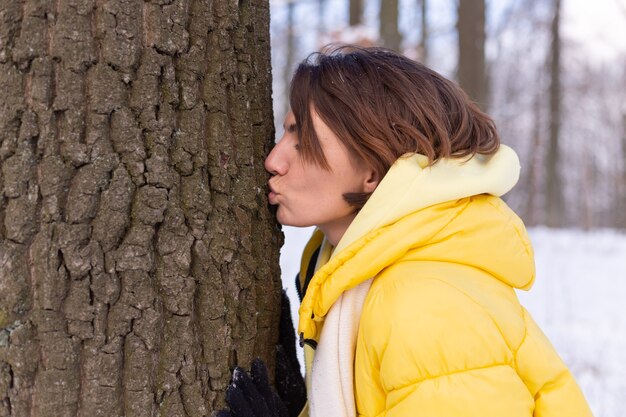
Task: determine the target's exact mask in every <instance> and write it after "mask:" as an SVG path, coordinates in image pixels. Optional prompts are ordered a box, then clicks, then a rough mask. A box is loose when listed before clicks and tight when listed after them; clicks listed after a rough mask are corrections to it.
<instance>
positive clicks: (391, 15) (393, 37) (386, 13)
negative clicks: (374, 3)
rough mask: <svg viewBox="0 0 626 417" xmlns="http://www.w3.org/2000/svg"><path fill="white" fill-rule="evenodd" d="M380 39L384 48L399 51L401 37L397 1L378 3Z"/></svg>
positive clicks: (387, 0)
mask: <svg viewBox="0 0 626 417" xmlns="http://www.w3.org/2000/svg"><path fill="white" fill-rule="evenodd" d="M379 19H380V20H379V24H380V38H381V41H382V44H383V46H384V47H385V48H389V49H393V50H394V51H400V44H401V43H402V36H401V35H400V29H399V27H398V0H381V1H380V16H379Z"/></svg>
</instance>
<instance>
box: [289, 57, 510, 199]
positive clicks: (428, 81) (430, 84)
mask: <svg viewBox="0 0 626 417" xmlns="http://www.w3.org/2000/svg"><path fill="white" fill-rule="evenodd" d="M289 101H290V106H291V110H292V111H293V114H294V116H295V119H296V126H297V129H298V136H299V138H300V148H301V153H302V157H303V158H304V160H305V161H307V162H311V163H315V164H317V165H319V166H321V167H324V168H326V169H330V167H329V166H328V163H327V161H326V158H325V157H324V153H323V151H322V148H321V147H320V144H319V139H318V137H317V135H316V133H315V130H314V129H313V121H312V115H311V112H312V111H315V112H316V113H317V114H318V115H319V117H320V118H321V119H322V120H323V121H324V123H325V124H326V125H327V126H328V127H329V128H330V129H331V130H332V131H333V132H334V133H335V134H336V135H337V136H338V137H339V139H340V140H341V142H342V143H343V145H344V146H345V147H346V148H347V149H348V151H349V152H350V154H352V155H353V156H354V157H355V158H356V159H357V160H359V161H361V162H364V163H366V164H367V165H368V166H370V167H372V169H374V170H375V171H376V173H377V174H378V175H379V178H381V179H382V178H383V177H384V176H385V174H386V173H387V171H388V170H389V167H390V166H391V165H392V164H393V163H394V162H395V161H396V159H398V158H399V157H400V156H402V155H403V154H405V153H408V152H416V153H420V154H423V155H426V156H427V157H428V160H429V162H430V163H431V164H433V163H435V162H436V161H437V160H439V159H441V158H447V157H451V156H453V157H464V156H473V155H475V154H477V153H479V154H486V155H490V154H493V153H495V152H496V151H497V150H498V146H499V143H500V138H499V136H498V133H497V131H496V127H495V124H494V122H493V120H492V119H491V118H490V117H489V116H488V115H487V114H485V113H484V112H482V111H481V110H480V109H479V108H478V106H477V105H476V103H474V102H472V101H471V100H470V99H469V97H468V96H467V94H466V93H465V92H464V91H463V90H462V89H461V88H460V87H459V86H457V85H456V84H455V83H453V82H452V81H450V80H448V79H446V78H445V77H443V76H441V75H440V74H438V73H436V72H435V71H433V70H431V69H430V68H428V67H426V66H425V65H422V64H420V63H419V62H415V61H413V60H411V59H409V58H407V57H405V56H403V55H400V54H398V53H396V52H394V51H391V50H388V49H384V48H378V47H369V48H362V47H356V46H353V45H338V46H337V45H335V46H331V47H327V48H325V49H323V50H322V51H321V52H316V53H313V54H311V55H309V56H308V57H307V58H306V59H305V60H304V61H302V62H301V63H300V64H299V65H298V67H297V68H296V71H295V73H294V75H293V78H292V80H291V88H290V94H289ZM344 197H345V198H346V200H347V201H348V202H349V203H351V204H352V205H354V206H356V207H358V208H360V207H362V206H363V205H364V204H365V202H366V201H367V198H369V194H346V195H345V196H344Z"/></svg>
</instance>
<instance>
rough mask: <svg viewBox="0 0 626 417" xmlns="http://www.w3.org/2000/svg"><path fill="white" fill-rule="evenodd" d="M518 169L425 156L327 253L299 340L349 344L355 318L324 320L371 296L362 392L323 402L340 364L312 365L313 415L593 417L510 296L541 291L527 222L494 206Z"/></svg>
mask: <svg viewBox="0 0 626 417" xmlns="http://www.w3.org/2000/svg"><path fill="white" fill-rule="evenodd" d="M517 164H518V162H517V157H516V156H515V154H514V153H513V151H512V150H511V149H509V148H506V147H502V148H501V149H500V151H499V152H498V153H497V154H496V155H495V156H494V157H492V158H483V157H480V156H479V157H475V158H472V159H471V160H469V161H460V160H453V159H450V160H445V161H441V162H439V163H437V164H436V165H435V166H433V167H427V161H426V159H425V158H424V157H423V156H421V155H411V156H407V157H405V158H401V159H400V160H399V161H398V162H397V163H396V164H394V166H393V167H392V169H391V170H390V171H389V173H388V174H387V175H386V176H385V178H384V179H383V182H381V184H380V186H379V187H378V189H377V190H376V192H375V193H374V194H373V195H372V197H371V199H370V201H368V203H367V204H366V206H365V207H364V208H363V209H362V211H361V212H360V213H359V215H358V216H357V218H356V219H355V221H354V222H353V224H352V225H351V226H350V228H349V229H348V231H347V232H346V235H345V236H344V238H343V239H342V241H341V242H340V243H339V245H338V246H337V248H335V250H334V252H332V255H331V254H330V252H331V251H330V250H327V253H328V255H326V259H324V254H323V253H324V251H322V255H321V257H322V259H321V260H320V261H319V262H318V266H319V270H318V271H317V273H316V274H315V276H314V277H313V279H312V280H311V282H310V284H309V285H308V289H307V292H306V294H305V297H304V299H303V302H302V305H301V308H300V325H299V332H300V333H301V335H302V336H303V338H304V339H309V340H314V341H316V342H317V343H318V346H319V347H318V349H319V348H321V347H322V346H323V345H324V343H326V344H327V345H328V344H337V343H341V342H337V341H336V340H335V338H334V337H333V336H332V335H334V334H337V333H338V334H340V335H341V334H343V333H345V331H344V330H342V328H341V327H342V326H343V325H345V324H346V323H345V321H346V319H340V320H339V321H338V324H337V325H336V327H337V328H336V329H332V330H328V329H324V327H326V326H328V323H324V322H325V321H326V318H327V315H328V313H329V311H330V310H331V309H333V308H337V306H336V305H335V304H341V303H342V302H345V298H346V295H347V294H349V293H350V291H355V288H356V287H358V286H362V285H364V284H367V287H366V289H365V291H364V292H363V294H364V296H363V298H364V299H363V300H362V301H361V302H357V303H355V304H354V305H357V306H358V311H357V313H356V319H355V326H356V328H357V330H355V334H356V336H355V338H356V340H355V341H354V343H353V344H350V343H348V346H353V350H354V356H353V368H352V367H351V366H350V367H348V368H346V369H350V370H352V369H353V371H352V372H353V374H352V375H351V376H352V378H353V381H352V382H353V388H352V386H351V384H346V383H345V381H344V382H343V383H339V384H338V386H339V387H340V388H339V390H340V391H343V393H342V395H339V396H338V397H337V398H338V399H335V398H334V397H335V395H334V394H333V392H334V391H336V390H337V388H332V389H331V390H328V389H327V390H326V391H324V390H325V387H333V386H334V385H333V384H334V383H335V381H334V380H333V379H334V378H335V377H334V376H333V375H334V374H333V372H332V371H333V363H334V360H335V359H334V358H332V359H331V360H326V362H327V363H326V364H317V365H315V366H318V370H317V374H318V375H320V376H318V378H317V380H314V381H313V382H312V384H313V386H312V387H310V390H309V394H310V402H311V404H310V405H311V406H312V409H313V410H315V412H312V413H311V415H312V416H314V417H316V416H349V415H354V414H356V415H359V416H368V417H369V416H372V417H373V416H387V417H400V416H402V417H404V416H424V417H474V416H475V417H490V416H493V417H496V416H499V417H517V416H520V417H521V416H524V417H529V416H537V417H553V416H554V417H556V416H568V417H577V416H591V412H590V410H589V407H588V406H587V404H586V402H585V400H584V397H583V395H582V393H581V392H580V390H579V388H578V386H577V385H576V382H575V381H574V379H573V378H572V376H571V374H570V373H569V371H568V370H567V368H566V366H565V365H564V364H563V362H562V361H561V360H560V358H559V357H558V355H557V354H556V352H555V351H554V349H553V348H552V346H551V345H550V342H549V341H548V340H547V339H546V338H545V336H544V335H543V334H542V332H541V330H539V328H538V327H537V326H536V324H535V323H534V322H533V320H532V318H531V317H530V315H529V314H528V312H527V311H526V310H525V309H524V308H523V307H522V306H520V304H519V302H518V300H517V297H516V294H515V291H514V288H522V289H528V288H530V286H531V285H532V282H533V280H534V260H533V253H532V248H531V245H530V242H529V239H528V236H527V234H526V231H525V229H524V226H523V224H522V222H521V220H520V219H519V218H518V217H517V216H516V215H515V214H514V213H513V212H512V211H511V210H510V209H509V208H508V207H507V206H506V204H505V203H504V202H503V201H502V200H500V199H499V198H498V197H496V195H502V194H503V193H505V192H506V191H508V189H510V188H511V187H512V186H513V184H514V183H515V182H516V180H517V175H518V172H519V167H518V165H517ZM486 193H489V194H492V195H489V194H486ZM319 238H320V236H319V233H318V234H316V236H314V239H313V241H314V242H315V243H318V242H319V240H320V239H319ZM309 251H310V248H309ZM305 269H306V268H305ZM372 277H374V279H373V280H371V281H370V278H372ZM370 282H371V287H369V283H370ZM351 305H352V304H351ZM351 308H352V307H351ZM352 309H354V308H352ZM341 316H342V317H346V315H345V314H343V315H341ZM359 318H360V320H359ZM322 330H324V332H326V333H327V334H330V335H331V336H327V335H324V332H323V331H322ZM347 333H349V331H348V332H347ZM339 339H341V338H339ZM331 350H332V349H331ZM337 351H338V352H339V353H338V354H336V355H335V356H336V357H337V359H336V360H337V363H338V365H337V367H338V368H341V361H342V360H345V358H342V355H344V356H345V354H342V353H341V352H342V350H341V349H338V350H337ZM318 353H319V351H318ZM316 355H317V353H316ZM316 359H317V358H316ZM309 365H310V364H309ZM323 367H325V368H326V369H323V370H320V369H321V368H323ZM308 368H309V371H310V366H308ZM336 378H339V379H340V378H341V376H340V375H339V376H337V377H336ZM346 386H347V388H346ZM346 389H347V390H348V391H353V397H352V396H351V395H350V393H349V394H348V395H346V392H345V391H346ZM321 393H324V394H321ZM311 394H313V395H311ZM327 397H328V398H330V404H328V405H325V404H322V403H324V402H325V398H327ZM331 397H333V398H331ZM351 401H353V402H354V405H352V404H340V403H346V402H347V403H349V402H351ZM333 402H334V404H333Z"/></svg>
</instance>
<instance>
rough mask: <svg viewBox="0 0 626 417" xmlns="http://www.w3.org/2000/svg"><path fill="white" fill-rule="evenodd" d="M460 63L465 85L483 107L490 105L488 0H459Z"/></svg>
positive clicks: (459, 68) (460, 74)
mask: <svg viewBox="0 0 626 417" xmlns="http://www.w3.org/2000/svg"><path fill="white" fill-rule="evenodd" d="M457 29H458V35H459V42H458V47H459V66H458V80H459V84H460V85H461V87H462V88H463V89H464V90H465V91H466V92H467V93H468V94H469V96H470V97H471V98H472V99H473V100H474V101H476V102H477V103H478V104H479V105H480V106H481V107H483V108H486V107H487V74H486V70H485V37H486V35H485V0H460V1H459V2H458V22H457Z"/></svg>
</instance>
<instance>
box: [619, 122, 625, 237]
mask: <svg viewBox="0 0 626 417" xmlns="http://www.w3.org/2000/svg"><path fill="white" fill-rule="evenodd" d="M619 189H620V197H619V207H620V209H619V214H618V216H619V217H618V220H617V225H618V227H620V228H623V229H626V110H625V111H624V113H622V175H621V186H620V187H619Z"/></svg>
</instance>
